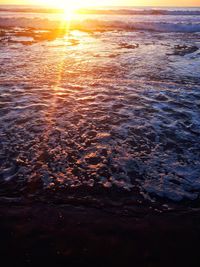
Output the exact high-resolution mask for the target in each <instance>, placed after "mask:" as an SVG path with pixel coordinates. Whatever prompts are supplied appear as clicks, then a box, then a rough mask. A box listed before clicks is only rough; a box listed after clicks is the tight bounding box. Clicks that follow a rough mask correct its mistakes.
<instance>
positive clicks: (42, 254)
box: [0, 203, 200, 267]
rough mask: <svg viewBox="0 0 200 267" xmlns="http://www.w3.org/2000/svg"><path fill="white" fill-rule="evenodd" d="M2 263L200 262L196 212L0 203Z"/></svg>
mask: <svg viewBox="0 0 200 267" xmlns="http://www.w3.org/2000/svg"><path fill="white" fill-rule="evenodd" d="M0 214H1V215H0V217H1V219H0V235H1V245H0V246H1V249H0V251H1V258H2V262H3V259H5V260H6V261H5V262H7V264H6V265H5V266H22V264H24V265H25V266H40V265H42V264H45V265H47V266H48V265H49V264H50V265H51V266H154V267H157V266H162V267H164V266H192V267H195V266H199V264H200V257H199V256H198V245H199V236H200V216H199V215H200V211H199V210H198V209H196V210H193V211H190V212H186V211H185V212H184V211H183V212H179V213H177V212H167V213H166V212H164V213H162V214H157V215H156V214H155V213H152V212H149V213H146V214H143V215H142V216H141V215H139V216H138V215H137V214H135V215H131V216H130V215H128V216H126V215H120V214H113V213H112V212H109V211H105V210H104V209H97V208H88V207H84V206H71V205H63V206H58V205H53V204H48V203H47V204H44V203H40V204H38V203H35V204H34V203H33V204H27V205H18V206H17V205H12V206H10V205H9V204H8V205H7V206H6V205H2V204H1V205H0Z"/></svg>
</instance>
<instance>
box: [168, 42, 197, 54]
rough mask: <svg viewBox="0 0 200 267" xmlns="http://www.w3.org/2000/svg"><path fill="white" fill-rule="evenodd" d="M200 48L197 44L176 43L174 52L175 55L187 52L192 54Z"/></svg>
mask: <svg viewBox="0 0 200 267" xmlns="http://www.w3.org/2000/svg"><path fill="white" fill-rule="evenodd" d="M197 50H199V48H198V47H197V46H187V45H175V47H174V53H173V55H175V56H185V55H187V54H192V53H194V52H196V51H197Z"/></svg>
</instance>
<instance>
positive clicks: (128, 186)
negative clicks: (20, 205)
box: [0, 14, 200, 203]
mask: <svg viewBox="0 0 200 267" xmlns="http://www.w3.org/2000/svg"><path fill="white" fill-rule="evenodd" d="M24 16H25V14H24ZM41 16H42V15H41ZM29 19H30V18H29ZM197 20H198V21H199V22H200V17H195V23H197ZM79 28H80V27H79ZM0 36H1V41H0V43H1V46H0V177H1V178H0V183H1V188H0V194H1V197H2V198H5V197H8V198H18V197H22V196H23V197H36V198H40V197H41V198H42V197H43V196H45V199H46V198H47V199H48V198H49V195H48V194H50V197H51V198H53V197H54V196H58V195H59V194H61V195H62V197H61V198H69V197H71V195H73V196H75V197H76V196H78V195H80V194H81V196H83V197H87V198H90V197H92V196H94V195H95V197H96V198H97V199H101V198H102V196H104V197H105V196H106V198H108V199H109V198H112V197H113V194H114V195H116V196H117V199H118V201H119V202H120V200H121V199H122V198H124V197H126V199H130V200H133V199H134V200H136V201H139V202H141V201H143V200H148V201H151V202H156V203H159V202H162V203H165V202H166V203H168V201H169V200H172V201H181V200H185V199H189V200H196V199H198V197H199V190H200V177H199V173H200V121H199V116H200V77H199V69H200V50H199V48H200V42H199V37H200V32H198V31H197V32H185V31H183V32H181V31H180V32H177V33H174V32H173V33H172V32H169V31H167V32H166V31H164V32H160V31H153V32H152V31H149V30H142V31H141V30H132V29H131V30H130V29H129V30H127V29H126V30H122V29H120V30H119V29H118V30H117V29H110V28H109V29H107V28H106V29H104V31H102V29H101V31H100V30H97V29H95V30H94V29H93V30H91V29H90V31H86V29H84V30H83V29H82V30H81V31H80V29H79V30H78V29H72V30H71V31H70V32H67V31H66V30H64V31H63V30H55V29H54V30H52V29H46V30H45V31H43V30H42V29H41V28H40V27H37V28H34V29H33V28H32V29H30V28H24V27H21V26H20V27H18V28H16V27H5V25H4V27H3V26H2V29H1V35H0ZM194 47H195V49H193V50H192V48H194Z"/></svg>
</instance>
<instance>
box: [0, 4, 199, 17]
mask: <svg viewBox="0 0 200 267" xmlns="http://www.w3.org/2000/svg"><path fill="white" fill-rule="evenodd" d="M7 11H9V12H24V13H62V12H63V11H62V10H61V9H52V8H42V7H21V8H19V7H17V6H13V7H7V6H2V7H1V8H0V12H7ZM77 13H79V14H81V13H83V14H94V15H170V16H200V10H199V8H190V9H179V8H177V9H161V8H160V9H159V8H100V9H85V8H84V9H83V8H82V9H79V10H77Z"/></svg>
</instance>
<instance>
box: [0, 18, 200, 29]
mask: <svg viewBox="0 0 200 267" xmlns="http://www.w3.org/2000/svg"><path fill="white" fill-rule="evenodd" d="M0 27H1V28H2V27H3V28H8V27H22V28H32V29H48V30H49V29H52V30H53V29H60V28H63V27H65V25H64V23H63V21H62V22H61V21H52V20H49V19H41V18H0ZM71 29H72V30H74V29H77V30H82V31H98V30H104V31H110V30H121V31H123V30H124V31H138V30H140V31H141V30H142V31H155V32H185V33H187V32H188V33H195V32H200V23H171V22H169V23H168V22H133V21H122V20H115V21H113V20H100V19H99V20H98V19H86V20H83V21H81V22H80V21H73V22H72V23H71Z"/></svg>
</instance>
